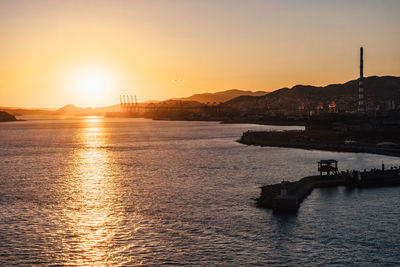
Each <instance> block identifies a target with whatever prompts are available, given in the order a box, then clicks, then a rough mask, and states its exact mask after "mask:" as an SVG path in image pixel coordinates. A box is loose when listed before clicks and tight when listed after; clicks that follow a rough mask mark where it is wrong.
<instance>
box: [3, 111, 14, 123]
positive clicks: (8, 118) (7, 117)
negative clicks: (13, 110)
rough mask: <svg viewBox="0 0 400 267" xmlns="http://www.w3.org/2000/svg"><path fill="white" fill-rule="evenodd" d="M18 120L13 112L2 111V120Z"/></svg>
mask: <svg viewBox="0 0 400 267" xmlns="http://www.w3.org/2000/svg"><path fill="white" fill-rule="evenodd" d="M16 120H17V119H16V118H15V117H14V116H13V115H11V114H9V113H7V112H5V111H0V122H4V121H16Z"/></svg>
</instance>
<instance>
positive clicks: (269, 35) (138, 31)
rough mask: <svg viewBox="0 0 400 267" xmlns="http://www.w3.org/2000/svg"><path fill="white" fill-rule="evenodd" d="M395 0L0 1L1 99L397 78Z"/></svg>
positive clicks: (58, 101)
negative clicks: (361, 50) (361, 66)
mask: <svg viewBox="0 0 400 267" xmlns="http://www.w3.org/2000/svg"><path fill="white" fill-rule="evenodd" d="M399 12H400V1H399V0H379V1H378V0H376V1H372V0H353V1H351V0H337V1H328V0H304V1H295V0H293V1H286V0H283V1H267V0H264V1H256V0H246V1H245V0H243V1H235V0H226V1H223V0H221V1H215V0H214V1H205V0H199V1H190V0H181V1H174V0H169V1H168V0H160V1H151V0H144V1H133V0H132V1H128V0H126V1H117V0H113V1H100V0H96V1H89V0H88V1H83V0H82V1H77V0H69V1H62V0H57V1H56V0H49V1H34V0H31V1H27V0H26V1H18V0H10V1H7V0H1V1H0V36H1V39H2V40H1V42H0V106H9V107H48V108H55V107H61V106H63V105H65V104H70V103H72V104H75V105H77V106H81V107H87V106H104V105H111V104H116V103H118V102H119V95H120V94H131V95H137V97H138V100H139V101H146V100H154V99H155V100H165V99H168V98H172V97H184V96H189V95H192V94H195V93H203V92H216V91H222V90H227V89H232V88H237V89H243V90H252V91H257V90H266V91H271V90H275V89H278V88H281V87H291V86H294V85H296V84H311V85H326V84H330V83H340V82H346V81H348V80H350V79H355V78H357V76H358V64H359V62H358V57H359V54H358V53H359V47H360V46H364V53H365V75H366V76H370V75H395V76H400V15H399Z"/></svg>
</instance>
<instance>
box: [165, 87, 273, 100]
mask: <svg viewBox="0 0 400 267" xmlns="http://www.w3.org/2000/svg"><path fill="white" fill-rule="evenodd" d="M267 93H268V92H264V91H257V92H252V91H243V90H238V89H231V90H227V91H222V92H217V93H204V94H195V95H192V96H189V97H183V98H174V99H173V100H181V101H197V102H200V103H214V102H216V103H221V102H222V103H223V102H226V101H229V100H231V99H233V98H235V97H238V96H243V95H250V96H263V95H266V94H267Z"/></svg>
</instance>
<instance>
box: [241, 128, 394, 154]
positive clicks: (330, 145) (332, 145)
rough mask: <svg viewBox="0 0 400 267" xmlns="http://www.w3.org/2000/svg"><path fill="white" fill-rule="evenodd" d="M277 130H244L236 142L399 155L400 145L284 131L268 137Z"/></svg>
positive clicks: (262, 145)
mask: <svg viewBox="0 0 400 267" xmlns="http://www.w3.org/2000/svg"><path fill="white" fill-rule="evenodd" d="M276 134H277V132H251V131H248V132H244V133H243V135H242V137H241V138H240V139H239V140H237V142H239V143H241V144H244V145H254V146H261V147H264V146H270V147H285V148H297V149H305V150H322V151H331V152H347V153H349V152H350V153H369V154H377V155H385V156H394V157H400V146H396V147H384V146H378V145H376V144H367V143H356V144H345V143H343V142H342V143H337V142H325V143H319V142H313V141H304V140H295V139H290V138H288V137H287V136H284V132H282V133H280V134H281V135H282V136H281V137H279V138H276V136H273V137H275V138H269V137H270V136H269V135H276Z"/></svg>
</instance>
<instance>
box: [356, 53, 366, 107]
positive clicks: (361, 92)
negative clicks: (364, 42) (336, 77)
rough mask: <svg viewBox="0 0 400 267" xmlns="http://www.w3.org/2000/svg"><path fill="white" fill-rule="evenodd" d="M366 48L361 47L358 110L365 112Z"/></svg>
mask: <svg viewBox="0 0 400 267" xmlns="http://www.w3.org/2000/svg"><path fill="white" fill-rule="evenodd" d="M363 83H364V49H363V48H362V47H360V78H359V79H358V112H360V113H365V112H366V106H365V101H364V84H363Z"/></svg>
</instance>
